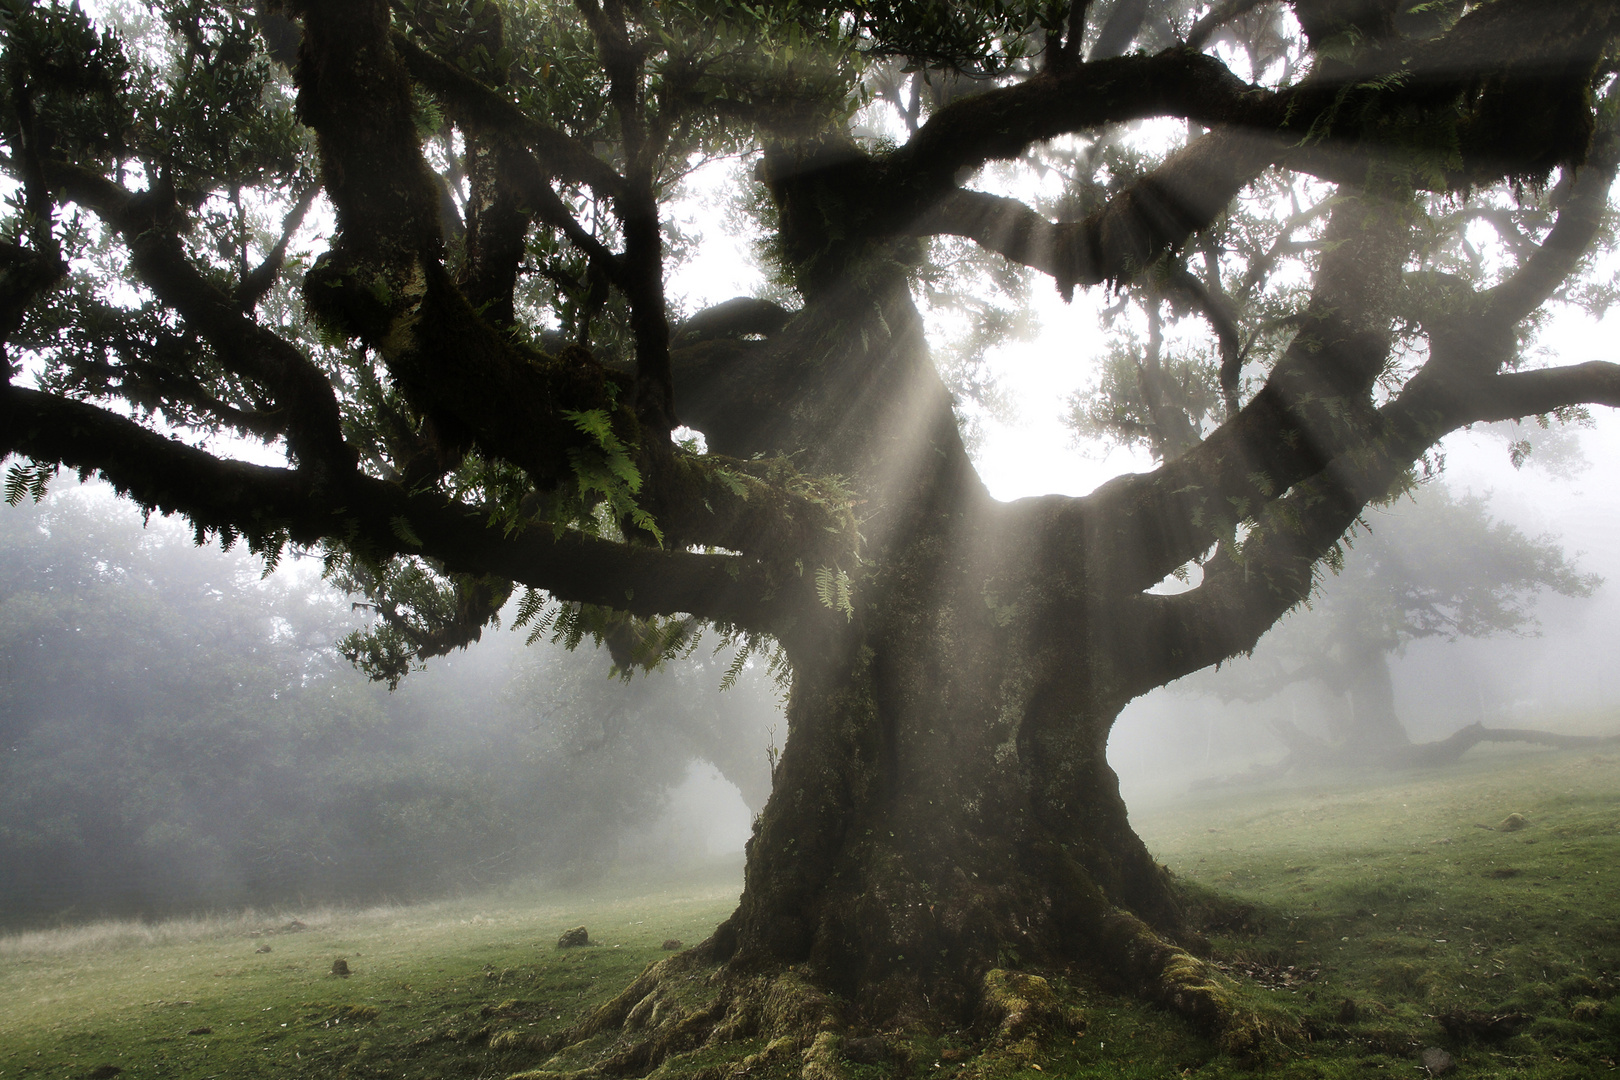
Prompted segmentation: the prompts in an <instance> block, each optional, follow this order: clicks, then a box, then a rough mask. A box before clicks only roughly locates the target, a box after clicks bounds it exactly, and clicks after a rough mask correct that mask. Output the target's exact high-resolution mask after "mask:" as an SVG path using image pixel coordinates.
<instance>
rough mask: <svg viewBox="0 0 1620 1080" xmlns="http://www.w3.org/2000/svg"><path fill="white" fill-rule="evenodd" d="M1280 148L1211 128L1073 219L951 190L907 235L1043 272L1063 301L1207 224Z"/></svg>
mask: <svg viewBox="0 0 1620 1080" xmlns="http://www.w3.org/2000/svg"><path fill="white" fill-rule="evenodd" d="M1282 151H1283V147H1282V144H1281V143H1280V142H1278V141H1276V140H1271V139H1264V138H1258V137H1255V136H1253V135H1250V134H1248V133H1245V132H1239V131H1235V130H1230V129H1219V130H1216V131H1214V132H1211V133H1210V134H1208V135H1205V136H1204V137H1203V138H1200V139H1197V140H1195V141H1194V142H1193V143H1191V144H1190V145H1189V146H1187V147H1186V148H1184V149H1182V150H1180V151H1178V152H1177V153H1175V154H1173V155H1171V157H1170V158H1169V160H1167V161H1166V162H1165V163H1164V164H1163V165H1161V166H1159V168H1157V169H1155V170H1154V171H1153V172H1152V173H1150V174H1149V175H1147V176H1145V177H1143V178H1142V179H1141V180H1138V181H1137V182H1136V183H1134V184H1132V185H1131V186H1130V187H1129V188H1126V189H1125V190H1124V191H1122V192H1121V193H1120V194H1118V195H1116V196H1115V197H1114V198H1112V199H1110V200H1109V202H1108V203H1107V205H1105V206H1103V207H1101V208H1099V209H1098V210H1096V211H1095V212H1093V213H1092V214H1090V215H1088V216H1087V217H1086V218H1085V219H1084V220H1082V221H1077V222H1059V223H1054V222H1051V221H1048V220H1047V219H1046V218H1045V217H1043V216H1042V215H1040V214H1038V213H1036V212H1035V211H1034V210H1032V209H1030V208H1029V207H1028V206H1026V205H1025V204H1023V203H1022V202H1019V201H1018V200H1017V199H1010V198H1006V197H1005V196H1001V195H990V194H987V193H985V192H980V191H963V190H958V191H953V192H951V193H949V194H948V195H945V196H944V197H943V198H942V199H941V200H940V201H939V202H938V203H936V204H935V205H934V206H932V207H931V208H929V209H928V210H927V211H925V212H923V213H922V214H921V215H920V216H918V217H917V218H915V219H914V220H913V221H912V223H911V225H910V226H909V228H908V231H909V232H911V233H913V234H916V235H924V236H927V235H936V234H949V235H953V236H963V237H967V238H968V239H970V240H973V241H974V242H976V243H977V244H979V245H980V246H981V247H984V248H986V249H988V250H990V251H995V252H998V253H999V254H1001V255H1003V256H1005V257H1006V258H1008V259H1011V260H1012V261H1013V262H1017V263H1022V264H1023V265H1025V266H1028V267H1031V268H1033V269H1036V270H1040V271H1043V272H1044V273H1046V274H1048V275H1050V276H1051V277H1052V279H1053V280H1054V281H1055V282H1056V283H1057V286H1058V289H1059V290H1060V291H1061V292H1062V293H1063V294H1064V296H1066V297H1067V296H1070V295H1072V293H1073V291H1074V289H1075V287H1076V286H1089V285H1099V284H1102V283H1103V282H1108V281H1116V282H1117V281H1128V280H1130V279H1131V278H1133V277H1134V276H1135V275H1136V274H1137V273H1139V272H1140V271H1142V270H1143V269H1145V268H1146V267H1148V266H1149V265H1151V264H1152V263H1153V262H1155V261H1156V260H1157V259H1158V258H1159V256H1160V255H1162V254H1164V252H1165V251H1167V250H1169V249H1170V248H1171V247H1173V246H1175V245H1177V244H1180V243H1182V242H1183V241H1185V240H1186V239H1187V237H1188V236H1191V235H1192V234H1193V233H1195V232H1197V231H1199V230H1201V229H1204V228H1207V227H1208V226H1209V225H1210V224H1211V223H1213V222H1214V221H1215V219H1216V218H1217V217H1219V216H1220V214H1221V213H1222V212H1224V211H1225V209H1226V207H1227V206H1228V205H1229V204H1230V203H1231V201H1232V200H1233V199H1234V198H1236V197H1237V196H1238V194H1239V193H1240V192H1241V191H1242V190H1243V189H1244V188H1245V187H1247V186H1248V185H1249V184H1250V183H1251V182H1253V180H1254V178H1255V177H1256V176H1258V175H1260V173H1261V172H1262V171H1264V170H1265V168H1266V167H1267V166H1269V165H1270V164H1271V162H1272V161H1273V160H1274V159H1275V158H1276V157H1277V156H1279V155H1280V154H1281V153H1282Z"/></svg>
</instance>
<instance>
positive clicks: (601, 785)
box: [0, 482, 781, 925]
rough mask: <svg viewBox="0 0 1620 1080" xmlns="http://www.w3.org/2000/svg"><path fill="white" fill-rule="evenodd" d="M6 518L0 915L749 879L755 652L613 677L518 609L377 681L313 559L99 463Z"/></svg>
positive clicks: (161, 910)
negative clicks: (232, 539) (399, 675)
mask: <svg viewBox="0 0 1620 1080" xmlns="http://www.w3.org/2000/svg"><path fill="white" fill-rule="evenodd" d="M0 526H3V528H4V537H3V540H0V567H3V571H0V628H3V630H0V681H3V683H4V687H3V692H0V701H3V702H4V705H3V706H0V731H3V733H4V758H3V759H0V762H3V764H0V790H3V792H4V794H3V795H0V867H3V872H0V911H3V912H4V918H5V919H6V921H7V922H8V923H11V924H14V925H32V924H35V923H38V922H40V921H56V920H69V921H82V920H85V919H91V918H95V917H98V916H106V915H137V916H143V917H153V916H160V915H167V914H175V913H181V912H187V911H196V910H202V909H216V908H219V907H221V906H225V907H230V906H238V907H240V906H244V905H260V906H263V905H275V904H287V903H295V904H298V903H301V904H320V903H342V904H366V903H377V902H382V901H401V900H424V899H434V898H442V897H446V896H454V895H465V894H468V893H471V892H476V891H478V890H485V889H489V888H493V887H498V886H502V885H506V884H509V883H512V882H515V881H528V882H530V883H531V887H533V888H548V887H552V888H554V887H576V886H580V885H583V884H588V883H590V882H592V881H598V880H601V879H604V878H607V877H610V876H612V875H615V874H623V873H625V872H631V871H634V872H644V873H652V874H656V873H666V872H668V871H670V870H671V869H672V868H688V869H690V868H692V867H694V866H695V867H703V866H710V865H714V866H717V867H720V868H721V872H724V873H727V874H731V875H735V876H737V877H739V878H740V873H741V852H742V846H743V843H744V841H745V840H746V838H747V835H748V830H749V826H750V823H751V821H752V817H753V815H754V814H755V813H757V812H758V810H759V808H760V806H761V805H762V803H763V799H764V797H765V794H766V792H767V791H768V788H769V781H770V775H769V770H770V764H769V759H768V756H767V755H768V751H769V748H770V747H771V745H772V740H773V739H775V740H777V741H778V742H779V741H780V739H781V734H780V729H781V719H780V716H781V713H780V693H781V688H780V687H779V686H778V685H777V683H776V682H775V680H774V679H773V678H772V676H771V675H770V674H769V673H768V672H767V671H766V665H765V663H764V662H763V661H755V662H744V663H743V664H742V665H741V667H739V668H737V670H736V677H735V679H734V681H732V683H731V685H730V686H729V689H727V690H726V691H725V692H724V693H722V692H721V690H720V686H721V682H722V680H723V679H724V678H725V676H726V674H727V671H728V668H730V667H731V666H732V662H733V659H734V654H735V650H734V649H732V648H729V647H727V646H726V645H725V644H724V643H723V642H721V641H719V640H718V639H716V638H715V637H713V636H712V635H711V636H710V637H709V638H707V639H703V640H695V641H693V642H691V643H689V644H688V645H687V646H686V647H685V651H687V652H688V653H689V655H688V656H687V657H686V659H685V661H684V662H682V663H679V664H673V665H670V666H669V667H668V668H667V669H665V670H663V671H658V672H653V673H650V674H638V675H636V676H635V677H634V678H628V679H627V678H622V677H620V675H619V673H617V672H616V671H615V670H614V665H613V660H612V658H611V657H610V656H609V655H608V652H607V650H606V649H597V648H596V647H594V646H592V645H590V644H589V643H587V644H584V645H582V646H580V647H578V648H577V649H574V650H569V649H567V648H566V647H564V646H563V645H560V644H556V643H554V642H553V641H552V640H551V637H550V636H549V635H545V634H542V635H539V636H538V638H537V640H535V641H534V642H533V643H528V642H527V641H526V639H527V638H529V637H530V636H531V635H530V632H529V631H528V630H525V629H514V628H511V627H510V622H511V620H510V618H508V620H507V625H506V626H503V627H502V628H501V629H499V630H492V631H490V632H488V633H486V634H485V635H484V637H483V639H482V640H481V641H479V642H478V643H477V644H476V645H474V646H473V647H471V648H469V649H466V650H464V651H458V652H456V653H454V654H453V655H450V656H447V657H443V658H440V659H439V660H437V661H435V662H434V663H432V664H429V665H426V666H425V667H423V668H422V669H421V670H417V671H413V672H411V673H410V674H409V676H408V677H407V678H406V679H404V680H403V682H402V683H401V684H400V686H399V687H398V689H397V690H394V691H392V692H390V691H389V690H388V689H387V687H386V686H384V685H382V684H379V683H376V682H371V681H369V680H367V679H366V678H365V676H363V675H362V674H361V673H360V672H358V671H357V670H355V668H354V667H353V666H352V665H351V664H349V663H348V662H347V661H346V660H344V659H343V657H341V656H340V655H338V652H337V650H336V648H335V647H334V646H335V643H336V642H338V641H339V640H340V638H342V636H343V635H344V634H345V633H347V632H350V631H352V630H354V629H356V628H362V627H364V626H365V625H366V624H367V623H368V621H369V618H370V615H369V613H368V612H367V610H366V609H364V608H363V607H360V606H356V605H352V604H351V603H350V601H349V599H348V598H347V597H345V596H343V595H341V594H339V593H338V592H337V591H336V590H334V589H333V588H331V587H330V586H329V585H327V584H326V583H325V582H324V581H323V580H322V578H321V575H320V572H319V565H320V564H319V560H316V559H310V558H295V557H289V558H287V559H286V560H285V561H284V562H283V564H282V565H281V566H280V567H279V568H278V569H276V570H275V571H274V572H272V573H265V571H264V565H263V562H262V560H260V559H258V558H257V557H254V556H251V555H249V554H248V553H247V552H245V551H242V550H233V551H225V552H222V551H220V550H218V549H217V548H206V547H205V548H197V547H194V546H193V544H192V541H191V538H190V536H189V535H187V534H185V533H184V532H183V531H182V530H180V529H178V528H176V527H175V526H173V525H172V524H170V523H168V522H165V521H163V520H161V519H158V520H154V521H152V522H150V523H148V524H147V525H146V527H145V528H143V525H142V521H141V518H140V515H139V514H138V513H136V512H135V511H133V510H132V509H131V508H130V507H129V506H128V505H127V504H123V503H120V502H118V501H117V500H116V499H114V498H113V497H112V495H111V494H110V493H109V492H107V491H106V490H105V489H103V488H101V487H99V486H96V485H83V486H77V487H75V486H74V485H72V484H70V483H66V482H64V483H61V484H59V485H57V486H56V487H55V489H54V491H53V494H52V495H51V496H50V498H48V499H47V500H46V501H45V502H43V503H41V504H39V505H33V504H25V505H23V506H21V507H18V508H15V509H8V511H7V513H6V515H5V516H4V517H3V518H0Z"/></svg>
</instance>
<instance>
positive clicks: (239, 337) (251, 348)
mask: <svg viewBox="0 0 1620 1080" xmlns="http://www.w3.org/2000/svg"><path fill="white" fill-rule="evenodd" d="M47 176H48V177H49V180H50V183H51V185H52V187H53V188H54V189H56V190H57V191H60V192H61V193H62V195H63V196H65V197H66V198H68V199H71V200H72V201H74V202H77V203H79V204H80V205H82V206H84V207H86V208H87V209H89V210H92V211H93V212H95V213H96V214H97V215H98V216H99V217H101V218H102V219H103V220H104V221H106V222H107V223H108V224H109V225H110V226H111V227H112V228H114V229H116V230H117V231H118V232H119V234H120V235H121V236H122V237H123V239H124V241H125V243H126V244H128V245H129V251H130V265H131V267H132V268H133V269H134V271H135V273H136V275H137V276H138V277H139V278H140V279H141V281H142V283H143V284H145V285H146V286H147V287H148V288H150V289H151V290H152V291H153V292H154V293H155V294H157V296H158V297H159V298H160V299H161V300H162V301H163V302H164V303H165V304H168V305H170V306H171V307H172V308H173V309H174V310H175V311H176V312H178V313H179V314H180V316H181V317H182V318H183V319H185V321H186V324H187V325H188V326H189V327H190V328H191V329H193V330H195V331H196V332H197V333H198V334H200V335H202V337H203V338H204V339H205V340H207V341H208V342H209V344H210V345H212V346H213V348H214V352H215V354H216V355H217V357H218V358H219V362H220V363H221V364H222V365H223V366H224V367H225V369H226V370H228V371H231V372H233V373H235V374H237V375H239V376H240V377H242V378H245V379H247V380H249V381H251V382H253V383H256V384H257V385H259V386H261V387H263V388H264V389H265V390H266V391H268V393H269V394H270V395H271V396H272V397H273V398H274V400H275V411H276V412H277V414H278V416H277V423H276V427H277V428H278V430H279V432H281V433H285V435H286V437H287V448H288V450H289V451H290V452H291V454H292V455H293V457H294V458H295V459H296V460H298V461H299V462H301V463H303V464H307V465H308V466H310V467H311V468H314V469H323V470H328V471H331V472H334V473H339V474H341V473H346V472H350V471H352V470H353V469H354V467H355V463H356V461H357V460H358V458H357V456H356V454H355V451H354V449H353V448H352V447H350V446H348V445H346V444H345V442H344V439H343V426H342V417H341V415H340V413H339V409H338V402H337V396H336V395H335V394H334V393H333V390H332V386H331V384H330V383H329V382H328V381H327V378H326V376H325V374H324V373H323V372H322V371H321V370H320V368H318V367H316V366H315V364H313V363H311V362H310V360H309V359H308V358H307V357H306V356H305V355H304V354H303V353H302V352H300V351H299V350H298V349H297V348H296V347H294V346H293V345H291V344H289V343H288V342H286V341H284V340H283V339H282V338H281V337H279V336H277V335H276V334H275V333H274V332H273V331H271V330H269V329H267V328H266V327H263V326H261V325H259V324H258V323H257V322H255V321H254V320H253V319H252V318H251V317H249V316H248V315H247V314H246V313H245V312H244V311H243V306H242V295H241V292H240V291H238V292H236V293H228V292H226V291H225V290H224V289H222V288H221V287H219V286H218V285H216V284H215V283H213V282H212V281H210V280H209V279H208V278H207V277H206V276H204V274H203V273H202V272H201V271H200V270H198V269H197V267H196V266H195V265H193V263H192V262H191V260H190V259H189V258H188V257H187V255H186V252H185V246H184V244H183V243H182V242H181V240H180V236H179V232H178V230H179V229H180V228H181V227H182V226H183V224H184V222H183V219H182V216H181V212H180V210H179V208H178V207H177V206H176V204H175V203H174V200H173V196H172V193H166V192H164V191H163V190H161V189H159V190H155V191H152V192H148V193H145V194H136V193H134V192H131V191H129V190H128V189H127V188H125V187H124V186H123V185H121V184H118V183H115V182H113V181H112V180H109V179H108V178H107V177H105V176H102V175H101V174H99V173H95V172H91V171H90V170H88V169H83V168H79V167H77V166H73V165H67V164H60V163H55V164H52V165H50V166H49V167H48V170H47ZM310 197H311V198H312V197H313V196H310ZM277 261H279V260H275V259H271V260H267V262H266V265H267V266H274V265H275V263H276V262H277ZM245 284H246V282H244V285H245ZM255 429H256V428H255V426H254V425H249V427H248V430H255Z"/></svg>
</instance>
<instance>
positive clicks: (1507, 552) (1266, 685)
mask: <svg viewBox="0 0 1620 1080" xmlns="http://www.w3.org/2000/svg"><path fill="white" fill-rule="evenodd" d="M1600 583H1601V582H1600V579H1599V578H1598V577H1597V576H1596V575H1594V574H1582V573H1580V572H1579V571H1578V569H1577V568H1576V567H1575V565H1574V564H1573V561H1572V560H1571V559H1570V557H1569V556H1568V555H1567V554H1566V553H1565V552H1564V551H1563V549H1562V548H1561V547H1560V545H1559V544H1558V542H1557V541H1556V540H1555V539H1553V538H1551V537H1545V536H1543V537H1530V536H1526V535H1525V534H1524V533H1522V532H1520V531H1519V530H1518V529H1516V528H1514V527H1513V526H1512V525H1509V524H1507V523H1506V522H1502V521H1493V520H1492V519H1491V516H1490V513H1489V511H1488V510H1487V504H1486V500H1485V499H1484V498H1482V497H1480V496H1476V495H1467V496H1463V497H1460V498H1459V497H1457V496H1454V495H1452V494H1451V492H1450V491H1449V490H1448V489H1447V488H1446V487H1445V486H1443V485H1442V484H1440V483H1438V482H1432V483H1429V484H1425V485H1422V486H1421V487H1419V488H1418V489H1417V490H1416V491H1415V492H1414V493H1413V494H1412V496H1411V497H1409V498H1402V499H1399V500H1397V501H1396V502H1394V503H1392V504H1391V505H1390V506H1388V507H1387V508H1384V509H1383V510H1382V511H1380V512H1378V513H1375V514H1370V515H1369V519H1368V527H1367V529H1366V530H1365V531H1363V532H1361V533H1360V534H1359V535H1358V536H1357V537H1356V538H1355V542H1354V546H1353V550H1351V551H1348V552H1346V555H1345V559H1344V566H1343V568H1342V569H1341V570H1340V571H1339V572H1338V573H1337V574H1336V575H1334V576H1333V577H1332V578H1330V579H1328V580H1326V581H1324V582H1323V583H1322V587H1321V592H1320V595H1319V596H1318V597H1317V598H1316V599H1315V600H1313V601H1312V604H1311V606H1310V607H1309V608H1308V609H1307V608H1301V609H1296V610H1295V611H1293V612H1291V613H1290V614H1289V615H1287V616H1286V617H1285V618H1284V619H1283V620H1282V621H1281V622H1279V623H1278V624H1277V626H1276V627H1275V628H1273V629H1272V630H1271V631H1270V632H1269V633H1267V634H1266V636H1265V637H1264V638H1262V639H1261V641H1260V645H1259V646H1258V647H1257V648H1256V649H1255V651H1254V653H1253V655H1252V656H1249V657H1246V658H1239V659H1237V660H1234V661H1233V662H1232V663H1230V664H1228V665H1226V666H1225V667H1224V668H1222V669H1221V670H1220V671H1219V672H1213V671H1212V672H1204V673H1201V674H1199V675H1197V676H1194V677H1193V678H1192V679H1189V680H1187V682H1186V683H1185V684H1184V685H1185V687H1186V688H1187V689H1188V690H1192V691H1194V692H1203V693H1210V694H1214V695H1216V696H1218V697H1220V698H1221V699H1222V700H1223V701H1228V702H1231V701H1249V702H1259V701H1264V700H1266V699H1268V698H1271V697H1274V696H1276V695H1277V694H1279V693H1281V692H1282V691H1283V690H1285V689H1287V688H1288V687H1290V686H1294V685H1297V684H1300V683H1315V684H1316V685H1317V686H1319V687H1320V688H1321V689H1322V690H1323V691H1324V693H1325V696H1326V699H1327V700H1326V703H1325V704H1326V706H1327V707H1326V708H1325V710H1324V712H1323V716H1322V717H1321V719H1322V720H1324V721H1325V729H1326V735H1327V740H1326V742H1323V741H1321V740H1319V739H1317V738H1314V737H1312V736H1310V735H1307V734H1306V733H1305V732H1304V731H1301V730H1300V729H1298V728H1297V727H1294V726H1293V725H1286V727H1285V729H1284V730H1283V731H1282V734H1283V735H1284V737H1285V741H1287V742H1288V744H1289V746H1290V748H1291V749H1292V750H1293V751H1294V753H1293V755H1292V756H1291V757H1290V758H1289V759H1288V760H1287V761H1285V762H1284V764H1283V766H1282V768H1283V769H1285V770H1286V769H1288V768H1293V767H1298V766H1306V765H1309V764H1313V763H1322V762H1327V761H1334V762H1341V763H1343V762H1382V763H1392V764H1411V763H1413V762H1415V761H1424V760H1430V759H1434V760H1438V759H1439V757H1440V756H1441V754H1440V751H1439V748H1438V746H1439V744H1425V745H1424V746H1422V747H1413V745H1412V740H1411V737H1410V735H1409V734H1408V732H1407V729H1406V725H1405V724H1404V723H1402V721H1401V718H1400V716H1399V715H1398V713H1397V710H1396V707H1395V686H1394V682H1393V680H1392V679H1391V677H1390V666H1389V665H1390V660H1391V658H1392V657H1395V656H1399V655H1400V654H1401V653H1402V652H1404V651H1405V648H1406V646H1407V645H1408V644H1409V643H1411V642H1413V641H1417V640H1422V639H1425V638H1439V639H1441V640H1446V641H1456V640H1458V639H1461V638H1481V637H1490V636H1493V635H1497V634H1516V635H1524V634H1530V633H1534V632H1535V627H1536V625H1537V624H1536V620H1535V616H1534V615H1533V614H1532V609H1533V606H1534V603H1535V598H1536V596H1537V595H1538V594H1539V593H1540V592H1542V591H1543V590H1546V591H1550V592H1554V593H1557V594H1558V595H1560V596H1572V597H1576V596H1579V597H1584V596H1590V595H1591V594H1592V591H1593V590H1594V589H1595V588H1596V587H1597V586H1598V585H1599V584H1600ZM1476 726H1477V725H1476ZM1477 735H1478V736H1479V738H1481V739H1484V738H1493V737H1500V736H1506V737H1507V738H1509V739H1510V740H1511V739H1513V738H1516V737H1524V736H1529V737H1531V738H1532V739H1533V740H1535V739H1542V740H1546V741H1548V742H1550V743H1558V742H1560V741H1561V740H1562V739H1564V738H1566V737H1564V736H1558V735H1554V734H1552V733H1548V732H1524V731H1516V730H1515V731H1509V732H1494V731H1492V730H1490V729H1484V728H1480V729H1479V731H1478V732H1477ZM1476 741H1477V740H1476ZM1444 745H1446V746H1448V747H1455V748H1456V749H1457V752H1459V753H1460V752H1461V751H1462V750H1464V749H1467V746H1466V745H1462V744H1461V742H1460V741H1457V740H1445V741H1444Z"/></svg>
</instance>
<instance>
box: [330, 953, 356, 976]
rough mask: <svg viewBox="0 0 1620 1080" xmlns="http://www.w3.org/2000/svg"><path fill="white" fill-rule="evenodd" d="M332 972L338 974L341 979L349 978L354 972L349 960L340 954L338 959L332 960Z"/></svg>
mask: <svg viewBox="0 0 1620 1080" xmlns="http://www.w3.org/2000/svg"><path fill="white" fill-rule="evenodd" d="M332 974H334V975H336V976H337V977H338V978H340V979H347V978H348V977H349V976H350V975H352V974H354V973H353V972H352V971H350V970H349V962H348V961H347V960H345V959H343V957H341V956H340V957H338V958H337V959H336V960H334V961H332Z"/></svg>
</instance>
